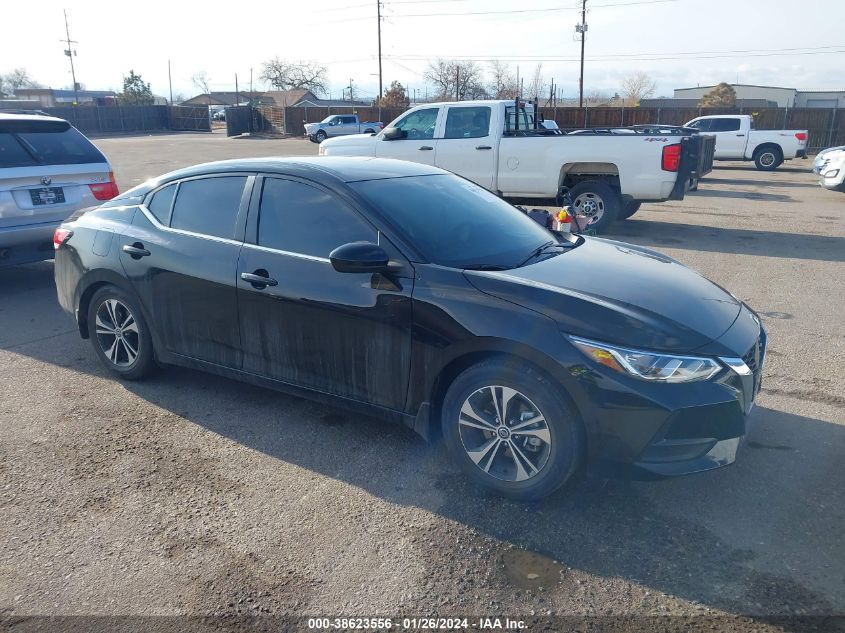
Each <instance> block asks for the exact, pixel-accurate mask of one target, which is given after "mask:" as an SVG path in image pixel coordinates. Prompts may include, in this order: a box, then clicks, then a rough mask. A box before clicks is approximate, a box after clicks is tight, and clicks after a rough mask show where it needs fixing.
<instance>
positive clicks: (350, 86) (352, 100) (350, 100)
mask: <svg viewBox="0 0 845 633" xmlns="http://www.w3.org/2000/svg"><path fill="white" fill-rule="evenodd" d="M347 87H348V88H349V103H350V105H352V107H355V99H354V97H353V96H352V77H350V78H349V86H347Z"/></svg>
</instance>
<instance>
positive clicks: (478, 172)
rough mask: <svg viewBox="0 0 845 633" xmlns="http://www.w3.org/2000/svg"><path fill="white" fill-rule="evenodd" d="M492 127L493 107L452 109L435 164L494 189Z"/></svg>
mask: <svg viewBox="0 0 845 633" xmlns="http://www.w3.org/2000/svg"><path fill="white" fill-rule="evenodd" d="M492 125H493V109H492V108H491V107H490V106H448V107H447V108H446V123H445V126H444V128H443V134H442V136H441V137H440V138H438V139H437V149H436V152H435V161H434V164H435V165H437V166H438V167H442V168H443V169H446V170H448V171H451V172H453V173H456V174H458V175H459V176H463V177H464V178H468V179H469V180H472V181H473V182H475V183H477V184H479V185H481V186H482V187H484V188H485V189H492V188H493V173H494V171H495V169H496V152H495V149H494V148H495V139H494V136H493V131H492V129H491V127H492Z"/></svg>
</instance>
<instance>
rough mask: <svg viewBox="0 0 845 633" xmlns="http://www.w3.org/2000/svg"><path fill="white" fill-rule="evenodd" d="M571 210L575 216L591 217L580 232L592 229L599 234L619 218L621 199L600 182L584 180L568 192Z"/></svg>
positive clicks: (610, 188) (608, 186)
mask: <svg viewBox="0 0 845 633" xmlns="http://www.w3.org/2000/svg"><path fill="white" fill-rule="evenodd" d="M569 197H570V199H571V200H572V209H573V210H574V211H575V213H576V214H577V215H587V216H590V217H592V220H591V221H590V223H589V224H588V225H587V226H586V227H583V228H582V230H587V229H592V230H594V231H595V232H596V233H601V232H602V231H604V230H605V229H606V228H607V227H609V226H610V225H611V224H613V223H614V222H615V221H616V220H617V219H618V218H619V217H620V216H619V214H620V211H621V209H622V199H621V198H620V197H619V193H617V192H616V190H614V189H613V187H611V186H610V185H608V184H607V183H606V182H602V181H601V180H585V181H583V182H579V183H578V184H577V185H575V186H574V187H572V189H570V190H569Z"/></svg>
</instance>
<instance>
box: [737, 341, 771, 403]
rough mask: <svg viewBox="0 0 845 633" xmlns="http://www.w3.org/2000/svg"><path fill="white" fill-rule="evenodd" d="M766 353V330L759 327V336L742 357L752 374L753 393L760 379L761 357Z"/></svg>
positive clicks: (755, 392)
mask: <svg viewBox="0 0 845 633" xmlns="http://www.w3.org/2000/svg"><path fill="white" fill-rule="evenodd" d="M765 355H766V330H764V329H763V328H762V327H761V328H760V336H759V337H758V338H757V340H756V341H755V342H754V345H752V346H751V349H749V350H748V351H747V352H746V353H745V355H744V356H743V357H742V360H743V362H744V363H745V364H746V365H748V369H750V370H751V374H752V375H753V376H754V394H755V395H756V394H757V391H758V390H759V389H760V382H761V379H762V376H761V374H762V369H763V358H764V357H765Z"/></svg>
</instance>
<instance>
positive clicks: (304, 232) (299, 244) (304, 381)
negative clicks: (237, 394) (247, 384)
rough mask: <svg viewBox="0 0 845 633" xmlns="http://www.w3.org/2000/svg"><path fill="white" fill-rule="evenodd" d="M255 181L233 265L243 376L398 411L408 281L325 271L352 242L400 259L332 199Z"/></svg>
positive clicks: (403, 387) (405, 358)
mask: <svg viewBox="0 0 845 633" xmlns="http://www.w3.org/2000/svg"><path fill="white" fill-rule="evenodd" d="M261 181H262V182H260V183H259V184H258V185H256V187H257V188H256V191H255V194H254V195H253V202H252V204H251V206H250V219H249V225H248V228H247V236H248V237H247V241H246V243H245V244H244V247H243V249H242V250H241V255H240V260H239V262H238V306H239V312H240V328H241V340H242V342H243V350H244V364H243V367H244V370H245V371H248V372H251V373H254V374H259V375H262V376H267V377H270V378H273V379H276V380H280V381H283V382H286V383H290V384H294V385H298V386H302V387H307V388H310V389H315V390H318V391H321V392H324V393H329V394H333V395H337V396H342V397H345V398H351V399H354V400H358V401H361V402H368V403H372V404H376V405H380V406H383V407H388V408H391V409H402V408H403V407H404V404H405V396H406V393H407V387H408V375H409V371H410V353H411V292H412V289H413V279H412V277H413V275H412V274H410V275H409V277H410V278H406V279H402V278H394V279H387V278H385V277H383V276H382V275H372V274H354V273H339V272H337V271H335V269H334V268H333V267H332V265H331V263H330V262H329V253H331V251H332V250H334V249H335V248H336V247H338V246H340V245H342V244H346V243H349V242H355V241H368V242H375V243H379V244H380V245H381V246H382V247H383V248H385V249H386V250H388V253H390V254H391V257H392V258H393V259H401V255H400V254H399V253H398V251H396V249H395V248H393V247H392V245H390V244H389V243H388V242H387V241H386V240H385V238H384V236H382V235H380V234H379V232H378V231H377V230H376V229H375V228H374V227H373V226H372V225H371V224H370V223H369V222H368V221H367V220H366V219H364V217H363V216H362V215H361V214H360V213H359V212H358V210H357V209H356V208H355V206H354V204H353V203H352V202H351V201H350V200H349V199H346V198H344V197H343V196H341V195H339V194H338V193H336V192H333V191H330V190H328V189H326V188H324V187H322V186H320V185H318V184H315V183H313V182H311V181H306V180H301V179H296V178H293V177H275V176H266V177H264V178H262V179H261ZM406 269H407V270H409V271H410V270H412V269H411V268H410V266H409V265H407V266H406ZM263 279H268V281H267V282H264V281H263Z"/></svg>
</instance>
